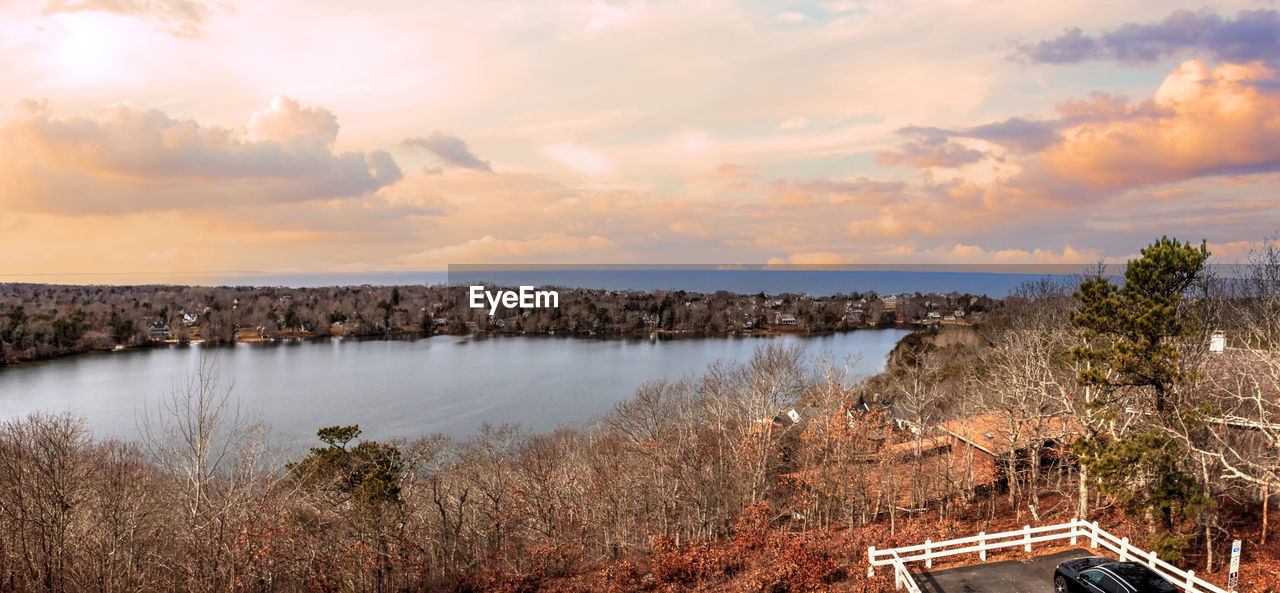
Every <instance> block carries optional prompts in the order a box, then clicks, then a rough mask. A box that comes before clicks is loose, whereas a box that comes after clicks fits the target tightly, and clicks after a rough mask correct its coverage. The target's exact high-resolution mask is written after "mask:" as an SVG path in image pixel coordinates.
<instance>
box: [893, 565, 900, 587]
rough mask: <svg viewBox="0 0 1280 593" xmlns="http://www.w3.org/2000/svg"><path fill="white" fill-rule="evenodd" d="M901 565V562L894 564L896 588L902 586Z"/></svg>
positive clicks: (894, 583) (894, 584) (894, 585)
mask: <svg viewBox="0 0 1280 593" xmlns="http://www.w3.org/2000/svg"><path fill="white" fill-rule="evenodd" d="M900 567H902V564H901V563H895V564H894V565H893V588H894V589H901V588H902V571H901V570H898V569H899V568H900Z"/></svg>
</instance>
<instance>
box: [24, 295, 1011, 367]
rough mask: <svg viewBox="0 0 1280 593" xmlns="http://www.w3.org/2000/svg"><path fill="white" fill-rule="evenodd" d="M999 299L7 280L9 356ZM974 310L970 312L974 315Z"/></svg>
mask: <svg viewBox="0 0 1280 593" xmlns="http://www.w3.org/2000/svg"><path fill="white" fill-rule="evenodd" d="M997 305H998V303H997V302H996V301H993V300H992V299H989V298H987V297H985V296H973V295H969V294H956V293H952V294H948V295H940V294H933V295H921V294H912V295H894V296H892V297H891V296H889V295H884V296H881V295H877V294H876V293H874V292H871V293H861V294H860V293H852V294H847V295H846V294H838V295H834V296H830V297H811V296H808V295H799V294H782V295H766V294H763V293H760V294H755V295H739V294H731V293H728V292H724V291H720V292H715V293H712V294H703V293H693V292H684V291H662V290H654V291H609V290H588V289H561V290H560V306H559V307H556V308H531V309H518V308H517V309H508V308H502V307H499V308H498V310H497V311H496V314H495V315H493V316H490V315H489V314H488V310H487V309H473V308H471V307H470V306H469V303H468V299H467V289H466V287H460V286H452V287H451V286H344V287H327V288H283V287H278V288H262V287H202V286H69V285H45V284H0V365H4V364H11V363H15V362H21V361H27V360H38V359H44V358H51V357H55V356H62V355H66V354H73V353H78V352H87V351H91V350H104V349H110V348H114V347H116V346H126V347H127V346H138V345H144V344H147V343H150V342H152V341H156V340H178V341H186V340H192V339H200V340H204V341H207V342H214V343H221V342H232V341H236V340H263V339H277V338H286V337H325V336H330V335H346V336H385V335H393V334H405V333H426V334H431V333H452V334H462V333H469V332H475V331H485V332H492V333H517V334H518V333H535V334H544V333H555V334H562V335H576V336H591V335H619V334H638V333H649V332H657V331H665V332H678V333H687V334H695V335H696V334H703V335H712V334H730V333H738V332H746V331H761V330H772V331H799V332H826V331H841V330H847V329H854V328H859V327H868V326H877V325H880V326H883V325H894V324H900V323H912V322H917V321H934V322H938V323H941V322H943V321H944V320H946V321H954V322H956V323H960V322H964V321H966V320H970V321H971V320H973V319H974V318H975V317H974V314H975V313H976V314H977V316H978V317H981V315H982V314H983V313H985V312H987V311H989V310H991V309H993V308H994V307H996V306H997ZM966 316H967V317H966Z"/></svg>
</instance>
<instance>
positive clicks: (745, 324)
mask: <svg viewBox="0 0 1280 593" xmlns="http://www.w3.org/2000/svg"><path fill="white" fill-rule="evenodd" d="M755 326H756V322H754V321H751V320H747V321H744V322H742V329H754V328H755Z"/></svg>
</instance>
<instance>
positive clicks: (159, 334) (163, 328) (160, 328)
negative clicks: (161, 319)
mask: <svg viewBox="0 0 1280 593" xmlns="http://www.w3.org/2000/svg"><path fill="white" fill-rule="evenodd" d="M147 334H148V335H150V336H151V339H152V340H167V339H169V337H170V336H171V335H172V334H171V332H170V331H169V326H168V325H165V324H163V323H153V324H151V326H150V327H148V328H147Z"/></svg>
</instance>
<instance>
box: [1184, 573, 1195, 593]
mask: <svg viewBox="0 0 1280 593" xmlns="http://www.w3.org/2000/svg"><path fill="white" fill-rule="evenodd" d="M1186 589H1187V590H1188V591H1192V592H1194V591H1195V590H1196V571H1194V570H1188V571H1187V587H1186Z"/></svg>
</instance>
